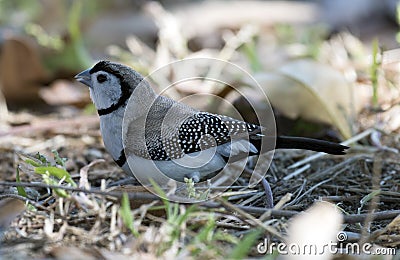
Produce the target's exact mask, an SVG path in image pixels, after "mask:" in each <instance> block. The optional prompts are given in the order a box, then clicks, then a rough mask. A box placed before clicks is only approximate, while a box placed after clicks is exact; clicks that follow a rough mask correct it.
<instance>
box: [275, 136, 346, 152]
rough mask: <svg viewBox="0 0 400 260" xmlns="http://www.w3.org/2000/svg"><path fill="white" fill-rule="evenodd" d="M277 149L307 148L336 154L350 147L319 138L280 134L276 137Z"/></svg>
mask: <svg viewBox="0 0 400 260" xmlns="http://www.w3.org/2000/svg"><path fill="white" fill-rule="evenodd" d="M275 148H276V149H279V148H282V149H305V150H311V151H316V152H324V153H329V154H335V155H342V154H345V153H346V150H347V149H348V148H349V147H347V146H345V145H341V144H338V143H333V142H328V141H323V140H317V139H312V138H305V137H290V136H278V137H277V139H276V147H275Z"/></svg>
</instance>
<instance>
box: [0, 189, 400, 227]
mask: <svg viewBox="0 0 400 260" xmlns="http://www.w3.org/2000/svg"><path fill="white" fill-rule="evenodd" d="M0 186H22V187H39V188H51V189H54V188H57V189H64V190H70V191H78V192H86V193H92V194H97V195H101V196H109V197H116V198H121V197H122V194H123V192H105V191H99V190H85V189H79V188H73V187H64V186H59V185H48V184H43V183H29V182H20V183H18V182H0ZM2 196H3V197H13V198H16V199H21V200H23V201H26V200H28V201H30V199H27V198H24V197H21V196H18V195H13V194H7V195H2ZM128 196H129V198H130V199H142V200H161V199H160V197H158V196H156V195H154V194H150V193H145V192H134V193H129V194H128ZM0 198H1V197H0ZM199 205H201V206H203V207H207V208H219V207H221V203H217V202H210V201H207V202H201V203H199ZM235 207H236V208H237V209H240V210H242V211H245V212H249V213H253V214H255V215H262V214H264V213H265V212H267V211H270V212H271V216H273V217H276V218H281V217H286V218H291V217H293V216H294V215H297V214H299V213H301V212H298V211H293V210H275V209H266V208H262V207H253V206H235ZM367 215H368V214H351V215H344V222H345V223H349V224H350V223H359V222H362V221H364V220H365V218H366V217H367ZM370 215H371V216H372V217H373V219H374V220H385V219H393V218H395V217H397V216H398V215H400V210H388V211H381V212H375V213H372V214H370ZM253 218H254V217H253Z"/></svg>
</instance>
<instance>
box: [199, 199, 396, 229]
mask: <svg viewBox="0 0 400 260" xmlns="http://www.w3.org/2000/svg"><path fill="white" fill-rule="evenodd" d="M201 205H202V206H204V207H207V208H218V207H221V204H220V203H216V202H204V203H201ZM236 207H237V208H239V209H241V210H243V211H245V212H249V213H252V214H255V215H262V214H264V213H265V212H267V211H270V212H271V216H273V217H277V218H279V217H286V218H291V217H293V216H295V215H297V214H299V213H301V212H298V211H294V210H275V209H266V208H262V207H252V206H236ZM370 215H372V217H373V219H374V220H385V219H393V218H395V217H397V216H398V215H400V210H387V211H381V212H375V213H372V214H370ZM367 216H368V214H349V215H344V216H343V218H344V222H345V223H348V224H353V223H359V222H362V221H364V220H365V218H366V217H367Z"/></svg>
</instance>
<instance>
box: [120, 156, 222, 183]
mask: <svg viewBox="0 0 400 260" xmlns="http://www.w3.org/2000/svg"><path fill="white" fill-rule="evenodd" d="M209 150H213V149H209ZM211 152H212V153H213V156H210V154H211ZM127 156H128V164H129V166H130V170H131V172H132V173H133V175H134V176H135V178H136V179H138V180H139V181H140V182H141V183H142V184H145V183H146V184H148V183H149V179H150V178H152V179H153V180H155V181H156V182H157V183H163V184H165V183H167V182H168V181H169V179H170V178H172V179H174V180H176V181H180V182H183V181H184V178H193V179H194V181H199V180H202V179H206V178H207V176H208V175H210V174H212V173H215V172H218V171H220V170H221V169H223V168H224V166H225V161H224V159H223V158H222V156H220V155H219V154H215V151H210V152H208V151H207V150H205V151H202V152H201V156H200V153H194V154H193V156H189V155H185V156H184V157H182V158H180V159H176V160H170V161H152V160H148V159H144V158H142V157H139V156H136V155H127ZM143 182H144V183H143Z"/></svg>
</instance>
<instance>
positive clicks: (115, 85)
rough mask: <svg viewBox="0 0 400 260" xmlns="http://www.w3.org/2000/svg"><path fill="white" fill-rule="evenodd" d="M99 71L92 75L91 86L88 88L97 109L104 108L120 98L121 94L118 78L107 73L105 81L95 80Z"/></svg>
mask: <svg viewBox="0 0 400 260" xmlns="http://www.w3.org/2000/svg"><path fill="white" fill-rule="evenodd" d="M99 73H104V72H99ZM99 73H95V74H93V75H92V83H93V87H92V88H90V96H91V97H92V100H93V102H94V103H95V105H96V108H97V109H106V108H108V107H110V106H111V105H113V104H114V103H117V102H118V100H119V99H120V97H121V95H122V92H121V85H120V82H119V80H118V78H117V77H115V76H113V75H111V74H109V73H108V74H107V78H108V79H107V81H105V82H103V83H99V82H97V79H96V78H97V76H98V74H99Z"/></svg>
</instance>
